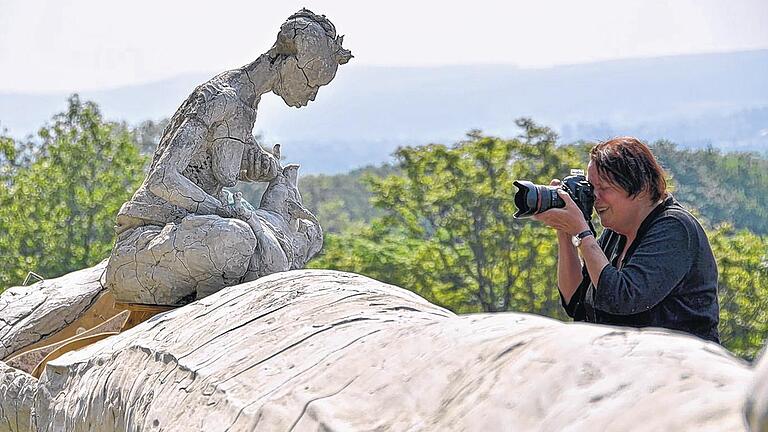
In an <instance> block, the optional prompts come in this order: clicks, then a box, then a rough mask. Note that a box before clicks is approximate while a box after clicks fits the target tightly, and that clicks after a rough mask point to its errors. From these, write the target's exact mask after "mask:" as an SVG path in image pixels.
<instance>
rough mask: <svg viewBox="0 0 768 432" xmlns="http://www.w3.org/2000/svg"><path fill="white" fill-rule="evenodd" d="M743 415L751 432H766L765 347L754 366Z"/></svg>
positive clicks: (767, 361)
mask: <svg viewBox="0 0 768 432" xmlns="http://www.w3.org/2000/svg"><path fill="white" fill-rule="evenodd" d="M745 415H746V418H747V421H748V422H749V427H750V429H751V430H752V431H755V432H768V351H767V350H766V348H765V347H764V348H763V352H762V354H761V356H760V357H759V358H758V360H757V363H756V366H755V377H754V379H753V381H752V386H751V388H750V389H749V394H748V395H747V402H746V409H745Z"/></svg>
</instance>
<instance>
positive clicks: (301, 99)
mask: <svg viewBox="0 0 768 432" xmlns="http://www.w3.org/2000/svg"><path fill="white" fill-rule="evenodd" d="M343 40H344V37H343V36H337V35H336V28H335V27H334V25H333V23H331V22H330V21H329V20H328V19H327V18H326V17H325V16H324V15H315V14H314V13H312V12H311V11H309V10H307V9H302V10H300V11H299V12H297V13H295V14H293V15H291V16H290V17H289V18H288V20H287V21H286V22H285V23H284V24H283V25H282V26H281V27H280V32H279V33H278V35H277V41H276V42H275V45H274V46H272V48H271V49H270V50H269V57H270V59H271V61H272V62H273V63H274V64H275V65H276V66H277V68H278V70H277V73H278V76H277V79H276V80H275V84H274V85H273V87H272V91H273V92H275V94H278V95H280V97H282V98H283V101H285V103H286V104H288V105H290V106H293V107H297V108H298V107H301V106H305V105H307V103H309V101H311V100H315V96H316V95H317V91H318V89H320V87H321V86H324V85H326V84H328V83H330V82H331V80H332V79H333V77H334V76H335V75H336V69H337V68H338V67H339V65H340V64H344V63H347V62H348V61H349V60H350V59H351V58H352V53H351V52H350V51H349V50H346V49H344V48H343V47H342V46H341V44H342V41H343Z"/></svg>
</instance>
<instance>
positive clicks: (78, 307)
mask: <svg viewBox="0 0 768 432" xmlns="http://www.w3.org/2000/svg"><path fill="white" fill-rule="evenodd" d="M105 267H106V260H105V261H103V262H101V263H100V264H98V265H96V266H95V267H91V268H87V269H84V270H80V271H76V272H73V273H69V274H67V275H64V276H62V277H60V278H56V279H48V280H45V281H42V282H38V283H36V284H34V285H31V286H26V287H23V286H20V287H12V288H9V289H7V290H5V291H4V292H3V293H2V295H0V360H2V359H5V358H8V357H10V356H11V355H12V354H13V353H15V352H17V351H19V350H20V349H22V348H25V347H28V346H30V345H32V344H34V343H36V342H39V341H41V340H42V339H45V338H46V337H48V336H50V335H52V334H54V333H57V332H59V331H61V330H62V329H64V328H65V327H67V326H69V325H70V324H71V323H73V322H74V321H75V320H77V319H78V318H80V317H81V316H82V315H83V312H85V310H86V309H88V308H89V307H90V306H91V305H93V303H94V302H95V301H96V300H97V299H98V297H99V295H100V294H101V293H102V292H103V291H104V287H103V286H102V284H101V283H100V282H99V278H100V277H101V275H102V274H103V273H104V268H105ZM72 334H74V330H73V331H72ZM69 336H71V335H67V336H66V337H69Z"/></svg>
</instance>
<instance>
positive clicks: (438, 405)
mask: <svg viewBox="0 0 768 432" xmlns="http://www.w3.org/2000/svg"><path fill="white" fill-rule="evenodd" d="M11 372H13V371H11ZM2 373H3V372H0V382H8V381H9V380H11V381H13V380H12V379H11V378H7V377H6V376H3V375H2ZM8 373H9V372H8V371H7V370H6V372H5V374H6V375H7V374H8ZM14 373H17V372H14ZM753 376H754V373H753V371H752V369H750V367H749V366H748V365H747V364H746V363H744V362H742V361H740V360H738V359H736V358H735V357H733V356H732V355H730V354H729V353H728V352H727V351H726V350H724V349H723V348H722V347H720V346H718V345H715V344H712V343H709V342H704V341H702V340H700V339H697V338H695V337H692V336H688V335H684V334H679V333H674V332H671V331H667V330H661V329H644V330H638V329H631V328H617V327H608V326H597V325H589V324H573V323H569V324H566V323H561V322H559V321H556V320H552V319H548V318H543V317H539V316H535V315H528V314H519V313H500V314H492V315H491V314H478V315H467V316H456V315H454V314H452V313H451V312H449V311H446V310H444V309H442V308H439V307H437V306H434V305H431V304H430V303H428V302H427V301H425V300H423V299H422V298H420V297H418V296H416V295H415V294H413V293H411V292H409V291H406V290H403V289H400V288H398V287H394V286H391V285H386V284H383V283H380V282H377V281H374V280H372V279H369V278H366V277H363V276H359V275H354V274H350V273H342V272H335V271H326V270H296V271H290V272H282V273H277V274H273V275H270V276H267V277H264V278H261V279H259V280H257V281H253V282H249V283H245V284H241V285H237V286H232V287H228V288H225V289H223V290H221V291H219V292H217V293H214V294H212V295H210V296H208V297H206V298H204V299H202V300H199V301H196V302H193V303H191V304H189V305H187V306H184V307H181V308H178V309H174V310H172V311H170V312H167V313H164V314H162V315H157V316H155V317H153V318H151V319H150V320H149V321H147V322H145V323H143V324H140V325H139V326H137V327H135V328H133V329H131V330H129V331H127V332H124V333H122V334H120V335H117V336H114V337H111V338H108V339H105V340H103V341H100V342H98V343H96V344H94V345H91V346H89V347H86V348H84V349H81V350H78V351H75V352H70V353H68V354H65V355H64V356H62V357H60V358H58V359H56V360H54V361H52V362H51V363H50V364H49V365H48V367H47V368H46V369H45V372H44V373H43V375H42V376H41V379H40V381H39V384H37V385H35V383H34V382H26V385H27V386H29V387H28V389H27V390H24V391H27V392H29V391H33V392H34V395H35V396H34V413H35V418H34V425H33V430H35V431H89V430H99V431H140V430H155V429H156V430H185V431H187V430H205V431H248V430H256V429H258V430H294V429H295V430H510V429H513V430H537V431H552V430H615V431H658V430H675V431H678V430H679V431H683V430H691V431H693V430H696V431H702V430H703V431H723V430H728V431H737V430H745V427H746V426H745V422H744V413H743V406H744V396H745V393H746V390H747V389H748V388H749V386H750V385H752V384H751V383H752V379H753ZM20 389H21V388H20ZM14 391H17V392H18V391H20V390H14ZM25 394H29V393H25ZM6 399H7V398H6V397H5V395H2V400H3V401H5V400H6ZM25 400H28V399H25ZM8 404H9V403H6V405H8ZM6 405H4V409H6V408H5V406H6ZM19 407H20V408H19V409H20V410H21V411H22V414H23V413H25V412H28V411H24V410H28V405H24V404H22V405H19ZM11 414H15V413H13V412H10V411H8V410H7V409H6V411H4V413H3V415H4V416H6V417H8V416H9V415H11ZM4 422H6V420H0V431H2V430H4V429H3V427H5V426H4ZM9 430H19V429H9Z"/></svg>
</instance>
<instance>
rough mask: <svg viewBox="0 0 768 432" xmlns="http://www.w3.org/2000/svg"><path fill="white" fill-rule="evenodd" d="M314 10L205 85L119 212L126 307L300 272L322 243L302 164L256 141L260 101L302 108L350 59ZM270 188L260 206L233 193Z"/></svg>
mask: <svg viewBox="0 0 768 432" xmlns="http://www.w3.org/2000/svg"><path fill="white" fill-rule="evenodd" d="M342 42H343V37H341V36H339V35H337V34H336V28H335V27H334V25H333V24H332V23H331V21H329V20H328V19H327V18H325V16H322V15H316V14H314V13H312V12H310V11H308V10H306V9H302V10H301V11H299V12H298V13H295V14H293V15H291V16H290V17H289V18H288V20H287V21H286V22H285V23H284V24H283V25H282V26H281V27H280V31H279V32H278V35H277V40H276V42H275V43H274V45H273V46H272V48H270V49H269V50H268V51H267V52H266V53H264V54H263V55H261V56H260V57H259V58H257V59H256V60H255V61H253V62H252V63H250V64H248V65H245V66H243V67H241V68H237V69H234V70H230V71H226V72H223V73H221V74H219V75H217V76H215V77H213V78H212V79H210V80H209V81H208V82H206V83H204V84H202V85H200V86H199V87H197V88H196V89H195V90H194V91H193V92H192V94H190V95H189V97H188V98H187V99H186V100H185V101H184V102H183V103H182V104H181V106H180V107H179V108H178V110H177V111H176V113H175V114H174V115H173V117H172V118H171V120H170V123H169V124H168V126H167V127H166V129H165V130H164V131H163V135H162V137H161V138H160V142H159V143H158V146H157V149H156V150H155V153H154V156H153V159H152V164H151V165H150V167H149V170H148V172H147V176H146V178H145V179H144V182H143V183H142V184H141V186H140V187H139V189H138V190H137V191H136V193H135V194H134V195H133V197H132V198H131V199H130V200H129V201H128V202H126V203H125V204H123V206H122V207H121V209H120V211H119V213H118V215H117V233H118V237H117V241H116V244H115V247H114V249H113V251H112V255H111V257H110V260H109V265H108V267H107V272H106V278H105V280H106V285H107V287H108V288H109V289H110V290H111V291H112V292H113V293H114V295H115V297H116V298H117V300H118V301H119V302H121V303H133V304H152V305H172V306H178V305H183V304H186V303H189V302H190V301H192V300H195V299H200V298H202V297H205V296H206V295H209V294H210V293H212V292H215V291H217V290H219V289H221V288H223V287H225V286H230V285H236V284H238V283H241V282H247V281H251V280H254V279H257V278H258V277H261V276H264V275H267V274H271V273H275V272H279V271H286V270H290V269H297V268H302V267H303V266H304V265H305V264H306V262H307V261H308V260H309V259H310V258H311V257H312V256H313V255H314V254H315V253H317V252H318V251H319V250H320V248H321V246H322V243H323V235H322V229H321V228H320V225H319V223H318V221H317V219H315V217H314V216H313V215H312V214H311V213H310V212H309V210H307V209H306V208H305V207H304V206H303V205H302V201H301V195H300V194H299V191H298V186H297V182H296V178H297V173H296V170H297V169H298V166H296V165H289V166H286V167H285V168H283V167H281V166H280V154H279V146H276V147H275V149H274V150H273V152H272V153H269V152H266V151H264V150H263V149H262V148H261V146H259V144H258V143H256V142H255V141H254V138H253V135H252V133H253V126H254V122H255V121H256V111H257V108H258V105H259V101H260V100H261V96H262V95H264V94H266V93H269V92H273V93H275V94H277V95H279V96H280V97H282V99H283V101H284V102H285V103H286V104H288V105H289V106H293V107H297V108H299V107H302V106H305V105H307V104H308V103H309V101H312V100H314V99H315V97H316V96H317V93H318V91H319V89H320V87H321V86H324V85H327V84H329V83H330V82H331V80H333V78H334V77H335V75H336V70H337V68H338V66H339V65H340V64H344V63H347V62H348V61H349V60H350V59H351V58H352V53H351V52H350V51H348V50H346V49H344V48H343V47H342ZM238 181H246V182H257V181H268V182H270V183H269V186H268V187H267V191H266V192H265V194H264V198H263V199H262V201H261V203H260V206H259V208H258V209H254V208H253V207H252V206H251V205H250V204H248V203H243V202H242V199H241V198H240V196H237V197H235V199H234V200H231V201H230V198H231V197H230V195H229V193H228V191H226V190H225V189H224V188H231V187H234V186H235V185H236V184H237V183H238Z"/></svg>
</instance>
